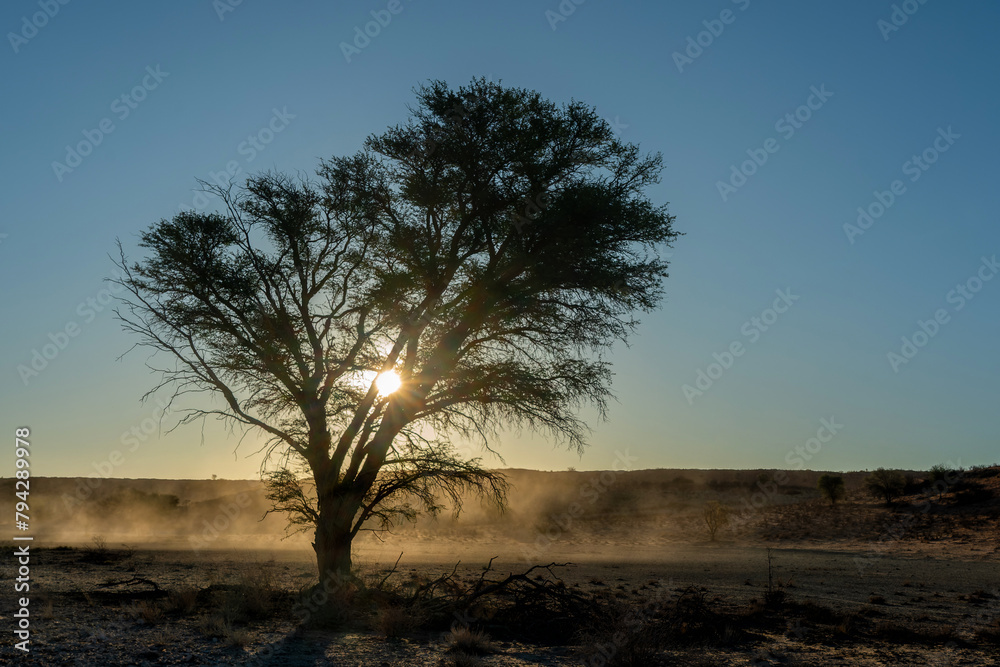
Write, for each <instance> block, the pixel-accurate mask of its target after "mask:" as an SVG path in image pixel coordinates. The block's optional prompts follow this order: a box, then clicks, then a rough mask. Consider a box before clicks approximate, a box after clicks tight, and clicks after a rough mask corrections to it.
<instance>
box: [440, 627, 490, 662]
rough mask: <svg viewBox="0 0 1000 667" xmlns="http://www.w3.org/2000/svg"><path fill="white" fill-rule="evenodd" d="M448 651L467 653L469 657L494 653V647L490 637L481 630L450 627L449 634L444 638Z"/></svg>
mask: <svg viewBox="0 0 1000 667" xmlns="http://www.w3.org/2000/svg"><path fill="white" fill-rule="evenodd" d="M445 641H446V642H447V644H448V651H449V652H453V653H468V654H470V655H486V654H487V653H494V652H495V651H496V646H495V645H494V644H493V640H491V639H490V636H489V635H488V634H486V633H485V632H483V631H482V630H473V629H471V628H469V627H467V626H452V628H451V632H449V633H448V635H447V636H446V637H445Z"/></svg>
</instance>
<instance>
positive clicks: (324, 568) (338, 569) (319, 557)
mask: <svg viewBox="0 0 1000 667" xmlns="http://www.w3.org/2000/svg"><path fill="white" fill-rule="evenodd" d="M350 505H352V503H350V502H349V500H347V499H345V498H337V497H333V498H331V497H329V496H327V497H326V498H323V499H321V500H320V503H319V522H318V524H317V526H316V537H315V540H314V541H313V549H314V550H315V551H316V564H317V565H318V566H319V580H320V582H321V583H323V582H326V581H327V580H329V579H333V580H335V581H345V580H346V579H347V578H349V577H350V576H351V542H352V541H353V539H354V536H353V535H352V534H351V527H352V520H353V518H354V515H355V513H356V512H357V507H356V506H355V507H353V509H352V507H350Z"/></svg>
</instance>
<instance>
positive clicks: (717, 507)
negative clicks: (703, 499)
mask: <svg viewBox="0 0 1000 667" xmlns="http://www.w3.org/2000/svg"><path fill="white" fill-rule="evenodd" d="M702 518H703V519H704V520H705V525H706V526H707V527H708V535H709V537H710V538H711V539H712V541H713V542H714V541H715V534H716V533H717V532H718V531H719V529H720V528H722V527H723V526H725V525H727V524H728V523H729V508H727V507H726V506H724V505H722V504H721V503H720V502H719V501H717V500H709V501H708V502H707V503H705V507H704V508H703V510H702Z"/></svg>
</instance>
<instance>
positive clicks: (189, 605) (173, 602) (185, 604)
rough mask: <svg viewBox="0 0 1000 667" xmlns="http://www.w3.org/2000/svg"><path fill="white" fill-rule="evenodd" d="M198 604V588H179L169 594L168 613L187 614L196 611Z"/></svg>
mask: <svg viewBox="0 0 1000 667" xmlns="http://www.w3.org/2000/svg"><path fill="white" fill-rule="evenodd" d="M197 606H198V589H197V588H179V589H177V590H176V591H171V592H170V593H169V594H168V595H167V601H166V611H167V613H172V614H180V615H182V616H187V615H188V614H191V613H192V612H194V610H195V608H196V607H197Z"/></svg>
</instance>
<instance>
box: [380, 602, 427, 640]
mask: <svg viewBox="0 0 1000 667" xmlns="http://www.w3.org/2000/svg"><path fill="white" fill-rule="evenodd" d="M413 613H414V612H413V610H412V609H404V608H403V607H380V608H379V609H378V610H377V611H376V612H375V618H374V620H373V626H374V629H375V631H377V632H379V633H380V634H382V635H385V636H386V637H389V638H395V637H401V636H403V635H405V634H407V633H409V632H412V631H413V630H415V629H416V628H417V626H418V623H417V621H416V619H415V618H414V616H413Z"/></svg>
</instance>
